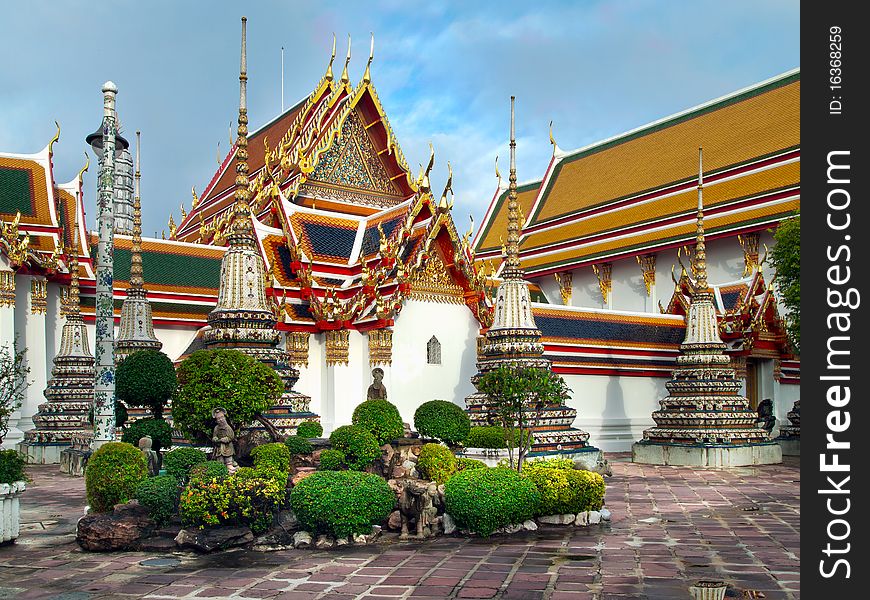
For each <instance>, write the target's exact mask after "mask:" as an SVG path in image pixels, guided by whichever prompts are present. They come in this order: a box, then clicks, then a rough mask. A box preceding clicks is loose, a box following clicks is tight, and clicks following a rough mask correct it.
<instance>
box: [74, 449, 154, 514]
mask: <svg viewBox="0 0 870 600" xmlns="http://www.w3.org/2000/svg"><path fill="white" fill-rule="evenodd" d="M146 477H148V461H146V460H145V456H144V455H143V454H142V453H141V452H140V451H139V449H138V448H136V447H135V446H132V445H130V444H125V443H124V442H108V443H106V444H103V445H102V446H100V448H99V449H97V451H96V452H94V453H93V454H92V455H91V457H90V459H88V464H87V466H86V467H85V490H87V496H88V504H89V505H90V507H91V508H92V509H93V510H94V511H95V512H109V511H110V510H112V507H113V506H115V505H116V504H123V503H125V502H129V501H130V500H132V499H133V498H134V497H135V494H136V486H137V485H139V482H140V481H142V480H143V479H145V478H146Z"/></svg>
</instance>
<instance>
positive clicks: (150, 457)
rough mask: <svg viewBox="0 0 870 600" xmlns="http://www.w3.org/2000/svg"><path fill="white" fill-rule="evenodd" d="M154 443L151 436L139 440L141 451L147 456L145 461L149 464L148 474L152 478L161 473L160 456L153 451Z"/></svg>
mask: <svg viewBox="0 0 870 600" xmlns="http://www.w3.org/2000/svg"><path fill="white" fill-rule="evenodd" d="M153 443H154V442H153V440H152V439H151V436H150V435H146V436H143V437H140V438H139V450H140V451H141V452H142V454H144V455H145V460H146V461H147V462H148V474H149V475H151V476H154V475H157V474H158V473H159V472H160V456H158V454H157V452H155V451H154V450H152V449H151V446H152V445H153Z"/></svg>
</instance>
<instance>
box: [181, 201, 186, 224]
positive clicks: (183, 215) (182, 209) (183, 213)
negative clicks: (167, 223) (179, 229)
mask: <svg viewBox="0 0 870 600" xmlns="http://www.w3.org/2000/svg"><path fill="white" fill-rule="evenodd" d="M180 206H181V221H182V222H184V220H185V219H186V218H187V211H186V210H184V202H182V203H181V205H180Z"/></svg>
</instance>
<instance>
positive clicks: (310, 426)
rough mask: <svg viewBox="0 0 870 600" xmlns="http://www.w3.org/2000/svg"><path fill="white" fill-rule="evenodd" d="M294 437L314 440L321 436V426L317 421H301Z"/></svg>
mask: <svg viewBox="0 0 870 600" xmlns="http://www.w3.org/2000/svg"><path fill="white" fill-rule="evenodd" d="M296 435H298V436H299V437H303V438H307V439H308V438H316V437H320V436H321V435H323V425H321V424H320V423H318V422H317V421H303V422H302V423H299V427H297V428H296Z"/></svg>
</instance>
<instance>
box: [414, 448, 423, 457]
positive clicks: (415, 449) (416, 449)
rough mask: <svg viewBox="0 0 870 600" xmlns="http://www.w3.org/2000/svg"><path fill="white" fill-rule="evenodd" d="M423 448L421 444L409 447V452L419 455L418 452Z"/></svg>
mask: <svg viewBox="0 0 870 600" xmlns="http://www.w3.org/2000/svg"><path fill="white" fill-rule="evenodd" d="M422 450H423V446H413V447H412V448H411V454H413V455H414V456H420V452H421V451H422Z"/></svg>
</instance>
